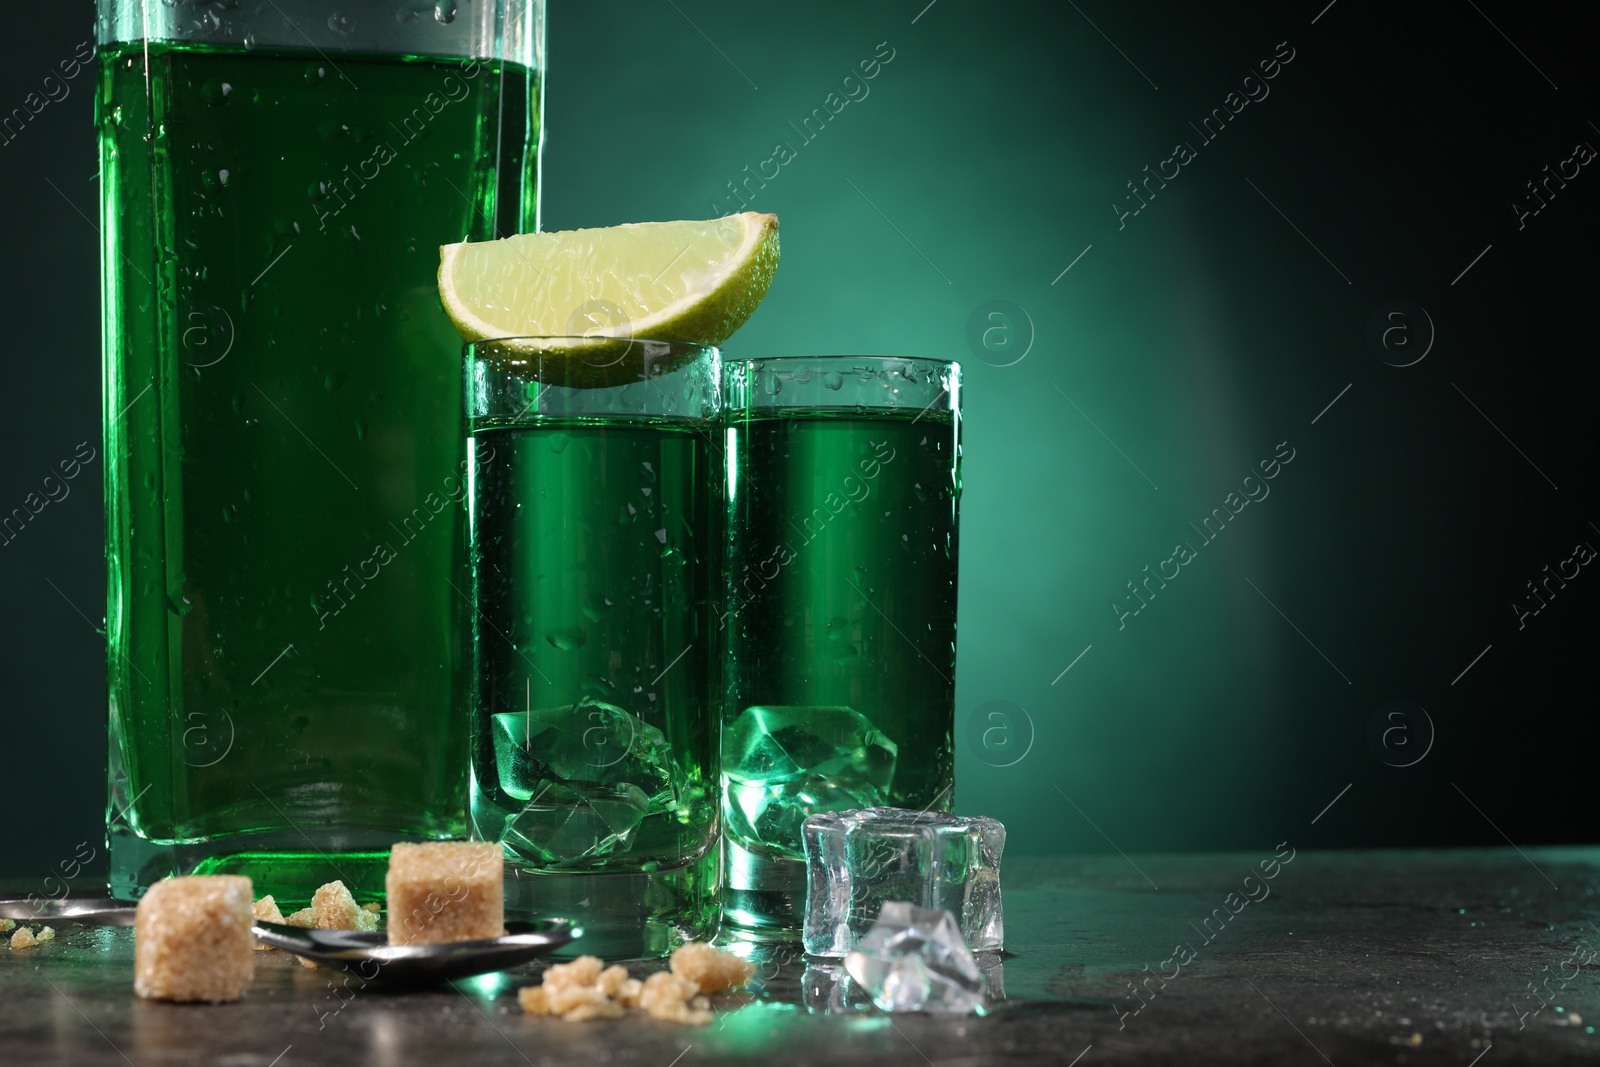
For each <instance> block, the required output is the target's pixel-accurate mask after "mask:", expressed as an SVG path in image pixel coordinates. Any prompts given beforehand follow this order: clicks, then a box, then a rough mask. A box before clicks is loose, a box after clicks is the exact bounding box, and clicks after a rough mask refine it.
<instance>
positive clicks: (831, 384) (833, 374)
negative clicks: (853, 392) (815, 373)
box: [822, 370, 844, 389]
mask: <svg viewBox="0 0 1600 1067" xmlns="http://www.w3.org/2000/svg"><path fill="white" fill-rule="evenodd" d="M822 385H823V387H824V388H826V389H838V388H840V387H842V386H843V385H844V375H842V374H840V373H839V372H838V371H836V370H831V371H829V372H828V373H826V374H824V375H823V376H822Z"/></svg>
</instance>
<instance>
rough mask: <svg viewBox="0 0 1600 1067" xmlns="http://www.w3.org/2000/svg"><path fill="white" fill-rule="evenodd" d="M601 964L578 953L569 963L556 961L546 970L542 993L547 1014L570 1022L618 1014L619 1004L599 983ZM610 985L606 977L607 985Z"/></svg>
mask: <svg viewBox="0 0 1600 1067" xmlns="http://www.w3.org/2000/svg"><path fill="white" fill-rule="evenodd" d="M604 967H605V964H604V963H602V962H601V961H600V960H599V959H598V958H597V957H594V956H579V957H578V958H577V959H575V960H573V961H572V962H571V963H558V964H556V965H555V966H554V967H551V968H550V969H549V970H548V971H546V972H545V973H544V986H543V992H544V998H545V1004H546V1006H547V1010H548V1011H549V1013H550V1014H551V1015H559V1016H560V1017H561V1018H563V1019H565V1020H566V1021H567V1022H570V1023H580V1022H587V1021H589V1020H590V1019H615V1018H617V1017H619V1016H620V1015H621V1014H622V1005H621V1004H616V1003H614V1002H613V1001H612V999H611V996H610V994H609V993H608V992H606V990H605V989H603V988H601V987H600V985H599V984H598V983H599V980H600V975H601V970H602V968H604ZM624 977H626V974H624ZM610 984H611V983H610V980H609V979H608V982H607V985H608V986H609V985H610Z"/></svg>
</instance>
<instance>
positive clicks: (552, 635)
mask: <svg viewBox="0 0 1600 1067" xmlns="http://www.w3.org/2000/svg"><path fill="white" fill-rule="evenodd" d="M544 639H545V640H546V641H548V642H550V644H551V645H552V646H553V647H555V648H558V649H560V650H561V651H562V652H571V651H572V650H573V649H575V648H582V647H583V646H584V645H586V644H588V643H589V631H587V630H585V629H582V628H581V627H577V626H568V627H563V628H561V629H559V630H548V631H546V632H545V635H544Z"/></svg>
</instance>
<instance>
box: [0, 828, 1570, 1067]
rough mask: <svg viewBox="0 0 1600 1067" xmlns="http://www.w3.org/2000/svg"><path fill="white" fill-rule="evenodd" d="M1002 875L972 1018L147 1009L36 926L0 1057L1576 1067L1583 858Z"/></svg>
mask: <svg viewBox="0 0 1600 1067" xmlns="http://www.w3.org/2000/svg"><path fill="white" fill-rule="evenodd" d="M1283 855H1284V857H1291V850H1290V849H1288V848H1287V847H1286V848H1285V849H1284V850H1283ZM1263 863H1265V864H1266V867H1265V869H1263V866H1262V865H1263ZM1266 872H1271V873H1272V874H1273V875H1274V877H1272V878H1270V879H1269V878H1267V877H1265V874H1266ZM1252 875H1253V876H1254V877H1252ZM1157 887H1159V888H1157ZM5 888H7V889H9V890H12V891H16V890H21V891H22V892H24V893H25V892H27V891H28V888H29V887H28V886H27V885H25V884H19V883H16V882H14V881H13V882H11V883H8V885H7V886H6V887H5ZM35 891H37V890H35ZM1004 892H1005V908H1006V935H1007V936H1006V942H1007V949H1008V952H1007V955H1006V956H1005V957H1004V958H1003V960H1001V961H999V963H1000V966H999V967H998V968H991V971H992V975H991V979H992V985H993V988H992V989H991V996H990V1007H989V1011H988V1013H987V1014H986V1015H985V1016H983V1017H981V1018H980V1017H976V1016H973V1017H965V1018H935V1017H930V1016H921V1015H896V1016H893V1017H890V1016H887V1015H883V1014H882V1013H880V1012H878V1011H877V1010H876V1009H874V1008H872V1007H871V1006H870V1005H867V1004H864V1003H861V1002H860V998H859V995H854V996H853V995H852V991H851V990H850V989H849V987H848V986H840V985H839V984H836V982H835V976H836V974H837V972H836V971H830V970H829V969H828V968H827V967H826V966H818V961H811V962H810V963H808V961H807V960H806V958H805V957H804V955H803V954H800V953H799V952H798V951H797V950H796V949H795V948H792V947H789V948H786V947H783V946H772V947H768V946H761V947H758V948H757V949H756V950H755V956H754V957H753V958H754V959H755V960H756V962H757V965H758V967H757V976H756V979H755V981H754V982H752V985H751V993H750V994H747V995H745V996H729V997H720V998H716V1002H717V1006H718V1007H719V1008H720V1009H721V1010H720V1011H719V1014H718V1016H717V1019H716V1021H715V1022H714V1023H713V1024H711V1025H710V1026H706V1027H687V1026H678V1025H672V1024H667V1023H660V1022H655V1021H651V1020H648V1019H645V1018H629V1019H624V1020H620V1021H612V1022H592V1023H565V1022H561V1021H557V1020H552V1019H546V1018H531V1017H527V1016H524V1015H523V1014H522V1013H521V1012H520V1011H519V1010H518V1009H517V1006H516V999H515V992H514V991H515V989H516V987H517V986H519V985H523V984H526V983H528V982H529V981H533V980H536V979H535V977H534V976H536V975H537V973H538V970H539V967H537V966H532V967H528V968H525V969H522V970H519V971H514V972H508V973H505V974H500V975H491V976H486V977H483V978H478V979H469V980H466V981H462V982H458V983H456V984H455V985H454V986H451V987H442V988H439V989H437V990H432V991H427V992H411V993H395V992H387V991H384V990H383V989H381V988H380V987H377V986H368V987H365V988H363V987H362V986H361V984H360V983H359V982H358V981H355V980H350V981H349V983H348V988H347V987H346V985H345V980H344V978H343V977H342V976H337V975H333V974H332V973H330V972H328V971H322V970H308V969H305V968H301V967H299V966H297V965H296V964H295V962H294V960H292V959H290V958H288V957H286V956H284V955H283V954H282V953H277V952H273V953H261V954H260V960H259V964H258V969H257V974H256V981H255V984H254V985H253V986H252V987H251V989H250V991H249V993H248V994H247V996H246V998H245V999H244V1000H243V1001H242V1002H240V1003H237V1004H231V1005H218V1006H200V1005H173V1004H159V1003H150V1002H144V1001H140V1000H139V999H138V998H136V997H135V996H134V995H133V964H132V961H133V931H132V930H130V929H107V928H92V927H86V926H78V925H70V924H60V925H59V926H58V932H59V937H58V939H57V940H55V941H53V942H45V943H42V944H40V945H38V946H35V947H34V948H30V949H20V950H14V949H8V948H6V947H4V946H0V1064H8V1065H9V1064H69V1063H70V1064H115V1065H121V1067H126V1065H128V1064H132V1065H134V1067H153V1065H158V1064H223V1065H227V1067H296V1065H301V1064H340V1065H353V1064H374V1065H378V1064H401V1063H422V1064H434V1063H471V1064H480V1063H481V1064H512V1065H536V1067H546V1065H554V1064H565V1063H605V1064H619V1065H633V1064H638V1065H641V1067H672V1065H674V1064H679V1065H682V1067H693V1065H694V1064H695V1063H704V1062H716V1063H734V1062H760V1063H763V1064H767V1065H774V1064H791V1063H792V1064H826V1065H828V1067H837V1065H842V1064H850V1063H872V1064H878V1065H881V1064H891V1065H913V1067H920V1065H926V1064H940V1065H943V1064H967V1063H970V1064H982V1063H994V1062H1006V1063H1013V1062H1014V1063H1063V1064H1071V1063H1074V1062H1075V1063H1077V1064H1079V1065H1080V1067H1092V1065H1093V1064H1096V1063H1118V1064H1137V1063H1152V1064H1154V1063H1162V1064H1166V1063H1186V1064H1212V1063H1216V1064H1250V1063H1262V1064H1267V1063H1271V1064H1334V1065H1337V1067H1344V1065H1347V1064H1358V1063H1386V1064H1388V1063H1394V1064H1460V1065H1463V1067H1466V1065H1470V1064H1473V1063H1475V1062H1481V1064H1482V1067H1501V1065H1504V1064H1510V1063H1539V1064H1566V1063H1571V1064H1587V1065H1590V1067H1593V1065H1594V1064H1597V1063H1600V1034H1597V1033H1596V1029H1597V1024H1600V848H1590V849H1529V850H1527V852H1526V854H1524V853H1521V852H1518V851H1516V850H1513V849H1506V850H1481V851H1480V850H1474V851H1443V852H1361V853H1338V852H1321V853H1313V852H1308V851H1301V852H1299V853H1298V854H1292V858H1288V861H1287V862H1281V861H1280V860H1278V859H1277V857H1275V856H1274V854H1272V853H1270V852H1268V853H1262V854H1260V855H1255V854H1243V853H1240V854H1202V855H1135V856H1133V857H1131V859H1124V858H1123V857H1121V856H1115V855H1113V856H1109V857H1107V856H1094V857H1078V858H1067V857H1051V858H1045V857H1021V856H1019V857H1015V858H1013V859H1008V860H1007V861H1006V864H1005V867H1004ZM652 966H659V964H654V965H647V964H638V965H635V966H634V968H633V969H634V972H635V974H642V973H643V972H644V971H645V970H647V969H649V968H650V967H652Z"/></svg>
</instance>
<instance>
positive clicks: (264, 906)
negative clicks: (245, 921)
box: [250, 893, 284, 952]
mask: <svg viewBox="0 0 1600 1067" xmlns="http://www.w3.org/2000/svg"><path fill="white" fill-rule="evenodd" d="M250 914H251V916H252V917H254V918H257V919H260V920H261V921H262V922H264V923H277V924H279V925H280V926H281V925H283V924H284V920H283V912H281V911H279V910H278V902H277V901H276V900H273V899H272V894H271V893H268V894H267V895H266V896H264V897H262V898H261V899H260V900H258V901H256V902H255V903H254V904H252V905H250ZM271 948H272V946H271V945H268V944H266V943H265V942H261V941H257V942H256V951H257V952H266V951H269V950H270V949H271Z"/></svg>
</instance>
